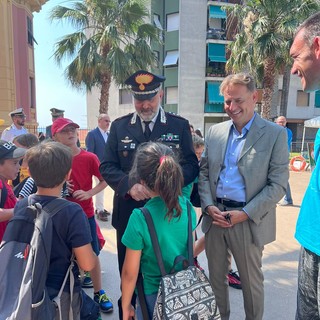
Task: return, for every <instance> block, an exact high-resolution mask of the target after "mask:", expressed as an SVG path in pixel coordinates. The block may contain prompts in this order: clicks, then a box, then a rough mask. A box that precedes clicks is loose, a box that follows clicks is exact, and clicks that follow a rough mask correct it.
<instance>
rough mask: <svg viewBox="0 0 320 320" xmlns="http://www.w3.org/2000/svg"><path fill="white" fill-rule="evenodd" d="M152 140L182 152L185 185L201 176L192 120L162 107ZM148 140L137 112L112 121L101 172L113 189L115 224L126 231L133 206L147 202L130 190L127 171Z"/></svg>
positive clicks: (113, 222)
mask: <svg viewBox="0 0 320 320" xmlns="http://www.w3.org/2000/svg"><path fill="white" fill-rule="evenodd" d="M150 141H161V142H163V143H165V144H167V145H169V146H170V147H171V148H173V149H176V151H177V152H179V153H180V155H179V156H180V164H181V166H182V170H183V176H184V185H187V184H189V183H191V182H193V181H194V179H195V178H196V177H197V176H198V171H199V166H198V160H197V157H196V155H195V153H194V150H193V145H192V138H191V132H190V128H189V122H188V121H187V120H186V119H184V118H182V117H180V116H177V115H174V114H170V113H167V112H164V111H163V109H162V108H160V111H159V114H158V117H157V120H156V122H155V124H154V127H153V130H152V133H151V136H150ZM143 142H146V139H145V137H144V135H143V131H142V126H141V122H140V118H139V117H138V116H137V114H136V113H131V114H128V115H126V116H124V117H121V118H118V119H116V120H115V121H113V123H112V125H111V129H110V134H109V137H108V141H107V144H106V151H105V156H104V160H103V162H102V163H101V165H100V172H101V174H102V176H103V178H104V179H105V180H106V182H107V183H108V185H110V187H111V188H112V189H113V190H114V192H115V194H114V199H113V214H112V225H113V227H115V228H116V229H117V230H118V231H120V232H124V230H125V228H126V226H127V223H128V220H129V217H130V214H131V212H132V210H133V209H134V208H139V207H142V206H143V205H144V203H145V202H144V201H135V200H133V199H132V198H131V197H130V196H129V195H128V194H127V192H128V190H129V189H130V187H131V186H129V183H128V173H129V171H130V169H131V166H132V163H133V159H134V155H135V151H136V149H137V147H138V146H139V144H141V143H143Z"/></svg>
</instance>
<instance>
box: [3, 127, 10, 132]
mask: <svg viewBox="0 0 320 320" xmlns="http://www.w3.org/2000/svg"><path fill="white" fill-rule="evenodd" d="M10 129H11V127H7V128H5V129H3V132H5V131H9V130H10Z"/></svg>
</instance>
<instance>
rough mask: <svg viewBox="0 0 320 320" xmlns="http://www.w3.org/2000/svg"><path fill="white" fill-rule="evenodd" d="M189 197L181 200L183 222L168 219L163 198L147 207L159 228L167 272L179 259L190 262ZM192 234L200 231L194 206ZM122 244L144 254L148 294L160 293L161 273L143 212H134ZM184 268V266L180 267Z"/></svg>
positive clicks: (141, 267) (144, 273) (142, 263)
mask: <svg viewBox="0 0 320 320" xmlns="http://www.w3.org/2000/svg"><path fill="white" fill-rule="evenodd" d="M186 201H188V200H187V199H186V198H185V197H179V203H180V206H181V208H182V214H181V216H180V218H179V219H177V218H172V219H171V221H170V222H169V221H168V219H165V218H164V217H165V215H166V212H167V208H166V206H165V204H164V202H163V200H162V199H161V198H160V197H154V198H152V199H150V200H149V201H148V202H147V203H146V205H145V207H146V208H147V209H148V210H149V211H150V214H151V216H152V220H153V223H154V225H155V229H156V233H157V237H158V241H159V245H160V248H161V253H162V258H163V261H164V266H165V269H166V271H167V272H170V270H171V269H172V267H173V262H174V259H175V258H176V256H178V255H183V256H185V257H186V258H188V253H187V238H188V214H187V202H186ZM191 217H192V230H194V229H195V228H196V213H195V211H194V209H193V207H192V205H191ZM122 243H123V244H124V245H125V246H126V247H127V248H130V249H132V250H142V254H141V261H140V269H141V272H142V274H143V279H144V281H143V285H144V292H145V293H146V294H153V293H157V292H158V288H159V283H160V279H161V273H160V269H159V267H158V263H157V259H156V256H155V254H154V251H153V247H152V243H151V237H150V234H149V230H148V226H147V223H146V221H145V218H144V216H143V213H142V212H141V210H140V209H134V210H133V211H132V214H131V216H130V219H129V222H128V225H127V228H126V231H125V233H124V235H123V237H122ZM180 268H181V266H180Z"/></svg>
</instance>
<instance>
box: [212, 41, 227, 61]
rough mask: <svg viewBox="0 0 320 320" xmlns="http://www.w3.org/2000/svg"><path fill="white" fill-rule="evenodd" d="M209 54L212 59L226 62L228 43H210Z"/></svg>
mask: <svg viewBox="0 0 320 320" xmlns="http://www.w3.org/2000/svg"><path fill="white" fill-rule="evenodd" d="M208 56H209V60H210V61H215V62H226V61H227V59H226V45H225V44H223V43H209V44H208Z"/></svg>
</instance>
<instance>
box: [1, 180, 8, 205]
mask: <svg viewBox="0 0 320 320" xmlns="http://www.w3.org/2000/svg"><path fill="white" fill-rule="evenodd" d="M1 182H2V189H1V196H0V197H1V199H0V208H3V207H4V204H5V203H6V200H7V196H8V190H7V187H6V185H5V183H4V182H3V181H1Z"/></svg>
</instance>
